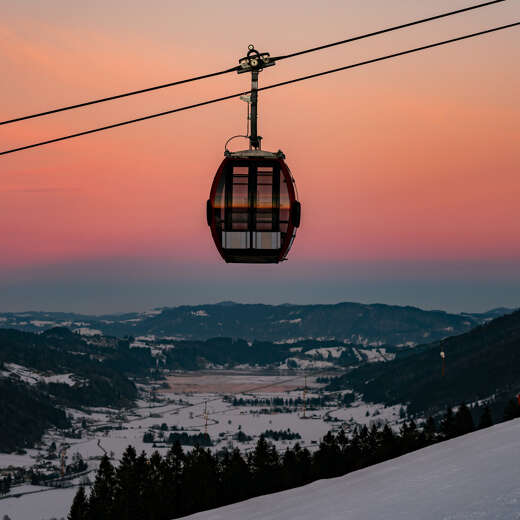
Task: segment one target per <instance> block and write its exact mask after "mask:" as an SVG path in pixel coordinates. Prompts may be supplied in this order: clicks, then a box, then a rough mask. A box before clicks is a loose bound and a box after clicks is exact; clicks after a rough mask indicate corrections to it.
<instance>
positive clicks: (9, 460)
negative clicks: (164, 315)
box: [0, 371, 400, 520]
mask: <svg viewBox="0 0 520 520" xmlns="http://www.w3.org/2000/svg"><path fill="white" fill-rule="evenodd" d="M167 381H168V385H169V386H167V385H164V383H163V384H162V385H159V384H155V385H153V386H150V385H144V384H139V385H138V387H139V390H140V394H141V399H140V400H139V401H138V402H137V406H136V407H135V408H132V409H128V410H124V411H121V410H111V409H108V408H96V409H90V410H83V411H79V410H68V413H69V415H70V416H71V417H72V421H73V423H74V425H75V427H76V428H77V429H78V430H79V431H81V438H78V439H72V438H64V437H63V436H62V435H61V434H59V433H58V432H56V431H50V432H48V434H47V435H45V436H44V439H43V443H42V445H41V446H39V447H38V449H31V450H27V453H26V454H25V455H16V454H1V453H0V469H1V468H7V467H9V466H11V467H25V468H29V467H31V466H33V465H34V464H35V463H36V462H37V460H36V459H37V458H39V460H40V461H41V459H42V457H44V456H45V454H46V453H47V450H48V447H49V446H50V445H51V444H52V443H53V442H54V443H55V444H56V446H57V447H58V449H60V447H62V446H63V445H66V447H67V460H68V462H70V461H71V459H72V456H73V455H74V454H76V453H79V454H81V456H82V457H83V459H84V460H85V461H86V462H87V464H88V467H89V469H92V470H95V469H96V468H97V465H98V464H99V459H100V458H101V457H102V456H103V454H104V453H108V454H109V455H110V456H111V457H112V458H113V459H115V460H117V459H119V458H120V457H121V455H122V453H123V452H124V450H125V449H126V448H127V446H128V445H133V446H135V448H136V449H137V451H138V452H140V451H145V452H146V453H147V454H152V453H153V452H154V451H155V450H157V451H159V453H161V454H162V455H165V454H166V453H167V451H168V449H169V444H168V443H167V442H165V441H166V439H167V438H168V436H169V435H170V434H171V433H172V432H178V431H183V432H186V433H187V434H189V435H193V434H200V433H203V432H204V431H206V430H207V433H208V434H209V436H210V437H211V440H212V442H213V447H212V450H219V449H222V448H224V447H232V446H238V447H239V448H240V449H241V450H242V451H244V452H246V451H249V450H251V449H253V447H254V446H255V444H256V442H257V440H258V436H259V435H260V434H261V433H262V432H264V431H265V430H275V431H278V430H287V429H288V428H290V429H291V430H292V432H295V433H298V434H299V435H300V437H301V438H300V439H294V440H280V441H276V442H275V444H276V446H277V447H278V449H279V450H284V449H285V447H287V446H290V445H293V444H295V443H296V442H299V443H300V445H303V446H306V447H308V448H309V449H311V450H312V449H314V448H315V447H317V446H318V443H319V440H320V439H321V437H323V435H324V434H325V433H326V432H327V431H329V430H332V429H338V428H340V427H344V428H346V430H347V431H349V430H350V429H351V428H353V427H354V426H355V425H356V424H371V423H372V422H373V421H388V422H389V423H390V424H393V425H396V424H397V423H398V422H399V408H400V407H399V406H395V407H387V408H385V407H383V406H382V405H379V406H378V405H374V404H365V403H363V402H360V401H359V400H357V401H354V402H353V403H352V404H351V405H349V407H345V406H343V405H338V403H337V402H336V401H334V402H331V403H328V404H327V405H326V406H321V407H317V408H311V407H308V408H307V409H306V410H305V414H304V410H303V407H302V406H301V405H298V406H293V407H289V409H283V411H282V412H277V409H276V407H271V406H270V405H265V404H262V405H260V406H254V405H252V404H249V403H250V402H251V400H254V399H261V400H265V399H271V398H277V399H280V398H282V399H284V400H286V401H287V400H289V399H292V400H293V401H294V400H296V399H300V400H301V399H302V398H303V396H304V387H305V386H306V391H305V396H306V400H310V399H312V398H317V397H320V395H323V394H322V393H320V392H321V387H322V386H323V385H320V384H318V383H317V382H316V378H315V377H312V376H310V375H309V377H306V378H305V376H304V375H302V374H298V375H295V374H294V373H292V374H285V375H284V374H281V373H277V374H267V375H266V374H265V373H259V372H258V371H257V372H251V373H245V372H238V371H237V372H224V373H222V372H218V373H215V372H214V373H190V374H179V373H176V374H172V375H170V376H169V377H168V378H167ZM152 390H153V391H152ZM334 395H335V396H336V397H338V396H339V397H340V396H341V393H336V394H334ZM233 399H244V400H245V401H244V402H247V403H248V404H246V405H243V406H235V405H233ZM239 431H241V432H243V433H245V434H246V435H247V436H249V437H251V440H247V441H246V442H238V441H237V440H236V439H234V438H233V437H234V436H236V434H237V433H238V432H239ZM146 432H152V434H153V436H154V439H155V442H154V443H153V444H152V443H150V442H144V441H143V436H144V434H145V433H146ZM184 449H190V448H189V447H187V446H186V447H185V448H184ZM89 477H90V479H91V480H92V479H93V477H94V472H91V473H90V475H89ZM24 486H25V488H24V487H18V486H15V487H13V488H12V491H11V494H18V495H22V496H19V497H17V498H14V497H13V498H4V499H0V518H2V517H3V515H4V514H8V515H9V517H10V518H11V520H42V519H49V518H51V517H56V518H61V517H66V513H67V512H68V508H69V507H70V503H71V502H72V498H73V496H74V493H75V489H76V488H68V489H59V490H56V489H49V488H46V489H43V490H40V492H37V493H34V491H36V490H38V489H39V488H34V489H32V488H31V489H30V490H29V489H28V488H27V487H26V485H24ZM28 491H31V493H27V492H28ZM22 493H27V494H22Z"/></svg>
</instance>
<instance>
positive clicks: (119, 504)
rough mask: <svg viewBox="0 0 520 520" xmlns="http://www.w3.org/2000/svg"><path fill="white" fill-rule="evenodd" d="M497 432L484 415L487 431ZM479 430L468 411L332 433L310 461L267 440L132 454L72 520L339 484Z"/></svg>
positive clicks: (110, 469)
mask: <svg viewBox="0 0 520 520" xmlns="http://www.w3.org/2000/svg"><path fill="white" fill-rule="evenodd" d="M490 424H491V415H490V413H489V410H488V409H487V410H486V409H485V410H484V413H483V414H482V417H481V419H480V426H481V427H485V426H489V425H490ZM474 428H475V426H474V424H473V420H472V417H471V413H470V411H469V409H468V408H467V407H466V406H465V405H461V406H460V407H459V408H458V410H457V411H456V412H455V413H454V412H453V411H452V410H451V408H449V409H448V410H447V411H446V413H445V415H444V417H443V418H442V420H441V421H440V423H439V424H438V425H437V424H436V423H435V421H434V420H433V419H432V418H429V419H428V420H427V421H426V422H425V423H424V424H423V425H422V426H421V427H419V426H417V424H416V423H415V422H414V421H410V422H405V423H404V424H403V425H402V426H401V429H400V431H399V432H394V431H393V430H392V429H391V428H390V427H389V426H388V425H384V426H378V425H373V426H372V427H371V428H370V429H369V428H367V427H366V426H363V427H362V428H357V429H356V430H355V431H354V433H353V434H352V435H351V436H348V435H347V434H346V433H345V432H344V431H343V430H340V431H339V432H338V433H337V434H334V433H332V432H329V433H327V434H326V435H325V437H324V438H323V440H322V441H321V443H320V445H319V447H318V449H317V450H316V451H315V452H313V453H311V452H310V451H309V450H308V449H307V448H302V447H301V446H300V445H299V444H296V445H295V446H294V447H293V448H288V449H287V450H285V452H284V453H282V454H281V453H279V452H278V451H277V449H276V447H275V446H274V445H273V444H271V443H269V442H268V441H267V440H266V439H265V437H264V436H263V435H262V436H261V437H260V438H259V440H258V442H257V444H256V447H255V449H254V450H253V451H251V452H250V453H247V454H242V453H241V452H240V450H239V449H238V448H235V449H234V450H232V451H229V450H223V451H221V452H219V453H216V454H212V453H211V451H210V450H209V449H204V448H202V447H201V446H198V445H197V446H195V447H194V448H193V449H192V450H191V451H188V452H184V451H183V450H182V447H181V445H180V443H179V442H176V443H175V444H174V445H173V446H172V447H171V449H170V450H169V452H168V453H167V455H166V456H164V457H162V456H161V455H160V454H159V453H157V452H155V453H154V454H153V455H152V456H151V457H150V458H147V457H146V455H145V454H144V453H142V454H141V455H137V454H136V451H135V449H134V448H133V447H131V446H129V447H128V448H127V450H126V452H125V453H124V455H123V457H122V459H121V461H120V463H119V465H118V466H117V467H114V466H113V465H112V463H111V462H110V460H109V459H108V457H104V458H103V459H102V461H101V464H100V467H99V470H98V473H97V476H96V479H95V482H94V485H93V486H92V489H91V491H90V494H89V495H88V496H87V494H86V493H85V490H84V489H83V488H80V489H79V491H78V493H77V494H76V497H75V498H74V502H73V504H72V507H71V510H70V513H69V517H68V518H69V520H116V519H117V520H166V519H170V518H178V517H181V516H185V515H189V514H193V513H196V512H197V511H202V510H206V509H211V508H215V507H220V506H223V505H226V504H230V503H233V502H238V501H241V500H246V499H248V498H251V497H254V496H258V495H264V494H267V493H274V492H277V491H282V490H284V489H289V488H293V487H297V486H302V485H304V484H308V483H309V482H312V481H314V480H317V479H322V478H330V477H337V476H340V475H344V474H346V473H349V472H351V471H355V470H358V469H361V468H364V467H367V466H370V465H372V464H376V463H378V462H382V461H384V460H388V459H391V458H393V457H397V456H400V455H402V454H404V453H408V452H410V451H413V450H416V449H419V448H422V447H425V446H428V445H430V444H433V443H435V442H438V441H440V440H445V439H449V438H451V437H455V436H457V435H462V434H465V433H468V432H470V431H472V430H473V429H474Z"/></svg>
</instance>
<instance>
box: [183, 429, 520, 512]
mask: <svg viewBox="0 0 520 520" xmlns="http://www.w3.org/2000/svg"><path fill="white" fill-rule="evenodd" d="M185 518H189V519H191V520H244V519H248V520H349V519H356V520H357V519H363V520H382V519H384V520H394V519H395V520H417V519H421V520H441V519H442V520H463V519H468V520H469V519H472V520H473V519H479V520H483V519H489V520H491V519H493V520H502V519H503V520H506V519H507V520H511V519H514V518H517V519H518V518H520V419H517V420H514V421H509V422H506V423H502V424H498V425H496V426H493V427H491V428H487V429H485V430H481V431H478V432H475V433H472V434H469V435H465V436H463V437H458V438H456V439H452V440H450V441H446V442H443V443H440V444H437V445H435V446H430V447H429V448H425V449H423V450H419V451H416V452H414V453H410V454H408V455H404V456H403V457H400V458H398V459H394V460H389V461H386V462H383V463H381V464H378V465H376V466H372V467H370V468H366V469H363V470H360V471H356V472H354V473H351V474H350V475H346V476H344V477H339V478H335V479H329V480H320V481H318V482H314V483H313V484H309V485H308V486H303V487H301V488H296V489H292V490H289V491H284V492H281V493H275V494H273V495H266V496H263V497H258V498H253V499H251V500H247V501H245V502H240V503H238V504H233V505H230V506H226V507H222V508H219V509H214V510H211V511H205V512H203V513H197V514H195V515H191V516H189V517H185Z"/></svg>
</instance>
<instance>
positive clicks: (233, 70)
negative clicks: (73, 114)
mask: <svg viewBox="0 0 520 520" xmlns="http://www.w3.org/2000/svg"><path fill="white" fill-rule="evenodd" d="M239 68H240V66H238V65H237V66H236V67H231V68H230V69H225V70H221V71H218V72H212V73H210V74H203V75H202V76H195V77H193V78H188V79H182V80H179V81H173V82H171V83H163V84H162V85H155V86H153V87H148V88H143V89H141V90H133V91H132V92H125V93H123V94H116V95H114V96H109V97H105V98H101V99H94V100H92V101H85V102H84V103H78V104H76V105H69V106H66V107H61V108H54V109H52V110H47V111H45V112H39V113H38V114H31V115H28V116H21V117H16V118H14V119H8V120H6V121H0V125H7V124H10V123H16V122H17V121H25V120H26V119H33V118H35V117H41V116H48V115H50V114H56V113H58V112H64V111H65V110H73V109H75V108H81V107H86V106H89V105H95V104H97V103H104V102H105V101H112V100H114V99H120V98H124V97H128V96H134V95H136V94H143V93H145V92H152V91H153V90H159V89H162V88H167V87H174V86H176V85H183V84H184V83H191V82H192V81H198V80H200V79H206V78H213V77H215V76H221V75H223V74H228V73H229V72H235V71H237V70H238V69H239Z"/></svg>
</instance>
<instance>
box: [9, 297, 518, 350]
mask: <svg viewBox="0 0 520 520" xmlns="http://www.w3.org/2000/svg"><path fill="white" fill-rule="evenodd" d="M508 312H511V309H494V310H491V311H489V312H487V313H479V314H471V313H462V314H450V313H447V312H444V311H437V310H433V311H428V310H422V309H419V308H417V307H410V306H406V307H403V306H396V305H383V304H371V305H365V304H361V303H352V302H344V303H338V304H331V305H292V304H284V305H261V304H239V303H234V302H222V303H218V304H211V305H197V306H186V305H184V306H179V307H166V308H161V309H155V310H152V311H148V312H143V313H127V314H110V315H100V316H90V315H84V314H75V313H58V312H19V313H10V312H4V313H0V327H2V328H15V329H18V330H23V331H27V332H41V331H44V330H46V329H50V328H53V327H57V326H58V327H60V326H62V327H68V328H70V329H71V330H74V331H77V332H79V333H80V334H84V335H94V334H105V335H112V336H118V337H124V336H132V337H136V336H149V335H154V336H156V337H159V338H161V337H172V338H174V339H197V340H202V339H208V338H214V337H230V338H241V339H245V340H248V341H253V340H258V341H284V342H294V341H298V340H305V339H318V340H330V339H335V340H338V341H343V342H347V343H348V342H351V343H354V344H357V345H369V346H380V345H394V346H413V345H416V344H419V343H426V342H431V341H436V340H440V339H442V338H444V337H447V336H453V335H456V334H461V333H464V332H467V331H469V330H470V329H472V328H473V327H475V326H477V325H479V324H482V323H485V322H486V321H488V320H490V319H493V318H495V317H497V316H500V315H502V314H506V313H508Z"/></svg>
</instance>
